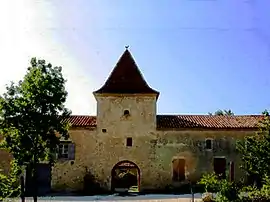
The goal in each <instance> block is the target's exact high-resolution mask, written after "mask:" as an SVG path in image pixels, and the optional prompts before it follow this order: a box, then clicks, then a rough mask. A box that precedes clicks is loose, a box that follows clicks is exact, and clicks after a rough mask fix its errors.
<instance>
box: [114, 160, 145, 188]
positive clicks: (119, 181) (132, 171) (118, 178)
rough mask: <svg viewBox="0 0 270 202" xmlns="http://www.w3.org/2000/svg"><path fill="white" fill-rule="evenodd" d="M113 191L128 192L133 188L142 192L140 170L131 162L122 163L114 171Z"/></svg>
mask: <svg viewBox="0 0 270 202" xmlns="http://www.w3.org/2000/svg"><path fill="white" fill-rule="evenodd" d="M111 176H112V180H111V189H112V191H123V190H124V191H126V190H129V189H130V188H131V187H138V191H139V190H140V169H139V167H138V166H137V165H136V164H135V163H133V162H131V161H120V162H118V163H117V164H116V165H115V166H114V167H113V169H112V173H111Z"/></svg>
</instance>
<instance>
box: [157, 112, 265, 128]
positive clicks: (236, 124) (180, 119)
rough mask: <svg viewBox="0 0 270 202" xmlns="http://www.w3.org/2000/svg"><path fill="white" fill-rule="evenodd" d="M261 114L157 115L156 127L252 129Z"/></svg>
mask: <svg viewBox="0 0 270 202" xmlns="http://www.w3.org/2000/svg"><path fill="white" fill-rule="evenodd" d="M261 119H263V116H262V115H243V116H218V115H158V116H157V128H158V129H170V128H172V129H180V128H201V129H204V128H205V129H248V128H250V129H252V128H257V126H258V125H257V124H258V123H259V120H261Z"/></svg>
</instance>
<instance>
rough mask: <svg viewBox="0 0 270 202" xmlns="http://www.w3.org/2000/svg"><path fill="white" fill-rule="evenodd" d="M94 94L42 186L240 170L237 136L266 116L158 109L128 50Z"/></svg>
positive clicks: (141, 184)
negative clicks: (92, 106)
mask: <svg viewBox="0 0 270 202" xmlns="http://www.w3.org/2000/svg"><path fill="white" fill-rule="evenodd" d="M93 94H94V96H95V98H96V101H97V115H96V116H77V115H73V116H71V117H70V119H69V120H67V121H69V122H70V123H71V124H72V127H71V129H70V139H69V140H68V141H63V143H62V144H61V146H60V151H59V155H58V162H57V163H56V165H55V166H54V167H53V168H52V170H49V169H47V170H48V171H46V172H45V171H44V170H43V171H42V173H47V177H46V176H45V177H43V178H40V179H43V180H44V182H42V180H41V181H40V184H42V183H43V185H44V187H46V186H47V187H48V186H50V184H51V186H52V189H55V190H81V189H83V186H84V176H85V175H86V174H87V173H89V172H90V173H91V174H92V175H93V176H94V179H95V180H96V181H97V182H98V183H99V185H100V186H101V187H103V188H106V189H108V190H116V189H117V188H129V187H131V186H138V189H139V190H140V191H143V190H146V189H162V188H164V187H166V186H168V185H169V186H179V185H181V184H184V183H187V182H189V181H197V180H198V179H199V178H200V177H201V175H202V174H203V173H205V172H216V173H217V174H221V175H222V176H223V177H228V172H227V171H228V170H231V173H232V174H233V176H234V177H235V179H236V180H237V179H239V178H240V177H241V176H242V173H241V171H240V169H239V163H240V158H239V154H237V151H236V147H235V145H236V140H237V139H241V138H243V137H244V136H246V135H250V134H254V132H255V131H256V130H257V127H256V126H257V123H258V120H259V119H260V117H261V116H257V115H246V116H215V115H157V113H156V111H157V109H156V106H157V101H158V97H159V92H158V91H156V90H154V89H153V88H151V87H150V86H149V85H148V84H147V82H146V81H145V79H144V78H143V76H142V74H141V72H140V70H139V69H138V67H137V65H136V63H135V61H134V59H133V57H132V56H131V54H130V52H129V50H125V52H124V53H123V55H122V56H121V57H120V59H119V61H118V62H117V64H116V66H115V67H114V69H113V71H112V73H111V74H110V76H109V77H108V79H107V81H106V82H105V84H104V85H103V86H102V87H101V88H100V89H98V90H97V91H95V92H94V93H93ZM1 155H2V157H3V158H2V157H1V165H2V167H5V166H7V163H6V162H7V161H6V160H4V159H6V158H4V153H3V152H2V153H1ZM6 155H7V154H6ZM48 176H51V178H50V179H51V181H47V182H45V181H46V180H45V179H48ZM46 183H47V184H46Z"/></svg>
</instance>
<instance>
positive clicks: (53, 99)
mask: <svg viewBox="0 0 270 202" xmlns="http://www.w3.org/2000/svg"><path fill="white" fill-rule="evenodd" d="M65 82H66V80H65V79H64V78H63V75H62V68H61V67H52V65H51V64H50V63H48V64H47V63H46V62H45V60H36V58H32V59H31V66H30V67H28V69H27V72H26V75H25V76H24V78H23V80H21V81H19V82H18V83H17V84H15V83H14V82H11V84H10V85H9V86H7V88H6V92H5V93H4V94H3V96H1V97H0V121H1V123H0V132H1V134H3V136H4V141H3V142H2V144H1V146H2V148H4V149H6V150H7V151H8V152H10V153H11V154H12V155H13V158H14V162H15V163H16V164H17V165H18V166H19V167H22V166H27V167H28V168H29V169H30V170H31V171H32V177H33V180H34V183H35V185H34V187H35V190H34V196H33V197H34V201H37V186H38V185H37V184H36V179H37V169H36V168H37V164H38V163H39V162H41V161H48V162H49V163H50V164H51V165H53V163H54V162H55V154H56V152H57V148H58V144H59V143H60V137H58V136H56V132H58V133H59V134H61V135H62V136H63V137H65V138H68V126H69V125H68V123H67V122H63V121H61V120H63V119H65V118H67V117H68V116H69V115H70V113H71V112H70V111H69V110H68V109H67V108H65V106H64V103H65V101H66V97H67V91H66V90H65Z"/></svg>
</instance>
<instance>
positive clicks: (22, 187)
mask: <svg viewBox="0 0 270 202" xmlns="http://www.w3.org/2000/svg"><path fill="white" fill-rule="evenodd" d="M20 182H21V200H22V202H25V194H24V193H25V192H24V177H23V176H21V178H20Z"/></svg>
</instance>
